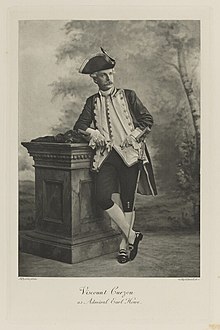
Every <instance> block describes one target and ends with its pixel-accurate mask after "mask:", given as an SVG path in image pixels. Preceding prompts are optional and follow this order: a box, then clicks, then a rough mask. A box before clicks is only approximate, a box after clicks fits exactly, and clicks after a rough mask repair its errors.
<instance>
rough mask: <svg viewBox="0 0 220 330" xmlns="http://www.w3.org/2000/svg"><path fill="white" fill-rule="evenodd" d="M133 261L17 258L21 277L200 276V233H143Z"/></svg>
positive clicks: (24, 254) (106, 258)
mask: <svg viewBox="0 0 220 330" xmlns="http://www.w3.org/2000/svg"><path fill="white" fill-rule="evenodd" d="M143 234H144V238H143V240H142V241H141V243H140V245H139V253H138V255H137V257H136V258H135V260H133V261H132V262H128V263H126V264H123V265H122V264H119V263H118V262H117V260H116V259H115V257H116V254H108V255H103V256H101V257H98V258H95V259H91V260H86V261H83V262H81V263H78V264H66V263H63V262H59V261H55V260H50V259H44V258H41V257H37V256H34V255H31V254H27V253H20V255H19V276H20V277H160V278H167V277H179V278H186V277H199V276H200V238H199V237H200V236H199V232H189V231H182V232H172V231H171V232H169V231H167V232H144V233H143Z"/></svg>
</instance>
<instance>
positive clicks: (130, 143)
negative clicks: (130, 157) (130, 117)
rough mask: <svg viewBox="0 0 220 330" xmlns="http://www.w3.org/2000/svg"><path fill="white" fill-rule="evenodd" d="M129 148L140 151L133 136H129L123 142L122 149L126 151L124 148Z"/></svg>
mask: <svg viewBox="0 0 220 330" xmlns="http://www.w3.org/2000/svg"><path fill="white" fill-rule="evenodd" d="M129 146H132V147H133V148H134V149H137V150H138V149H139V147H140V146H139V144H138V142H137V141H136V139H135V137H134V136H132V135H131V134H130V135H128V136H127V137H126V138H125V140H124V141H123V142H122V144H121V149H124V148H127V147H129Z"/></svg>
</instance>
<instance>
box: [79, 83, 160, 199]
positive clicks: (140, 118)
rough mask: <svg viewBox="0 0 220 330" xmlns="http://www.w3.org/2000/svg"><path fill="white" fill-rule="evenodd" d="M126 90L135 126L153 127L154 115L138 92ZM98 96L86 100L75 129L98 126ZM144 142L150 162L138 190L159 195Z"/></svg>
mask: <svg viewBox="0 0 220 330" xmlns="http://www.w3.org/2000/svg"><path fill="white" fill-rule="evenodd" d="M124 92H125V97H126V100H127V104H128V108H129V111H130V114H131V117H132V120H133V124H134V127H135V128H137V127H138V128H140V129H141V130H144V129H145V128H146V127H148V128H150V129H151V127H152V125H153V117H152V115H151V114H150V113H149V111H148V110H147V108H146V107H145V106H144V105H143V104H142V102H141V101H140V99H139V98H138V97H137V95H136V93H135V92H134V91H133V90H129V89H124ZM98 97H99V94H98V93H96V94H94V95H92V96H90V97H89V98H88V99H87V100H86V104H85V106H84V108H83V111H82V113H81V114H80V116H79V118H78V120H77V121H76V123H75V125H74V129H75V130H78V129H81V130H84V131H85V130H86V129H87V128H88V127H90V126H91V124H93V125H94V128H97V127H96V118H95V113H94V109H95V105H96V102H97V98H98ZM144 143H145V152H146V155H147V158H148V161H149V162H148V163H145V164H144V165H143V166H142V167H141V174H140V180H139V184H138V192H139V193H140V194H143V195H157V189H156V184H155V179H154V174H153V168H152V163H151V159H150V155H149V152H148V150H147V145H146V140H145V142H144Z"/></svg>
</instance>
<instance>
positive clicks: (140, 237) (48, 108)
mask: <svg viewBox="0 0 220 330" xmlns="http://www.w3.org/2000/svg"><path fill="white" fill-rule="evenodd" d="M18 24H19V26H18V136H19V139H18V178H19V185H18V186H19V220H18V228H19V248H18V253H19V258H18V276H19V277H80V278H82V277H127V278H130V277H135V278H180V277H184V278H200V275H201V273H200V262H201V260H200V245H201V244H200V243H201V240H200V227H201V226H200V55H201V54H200V51H201V42H200V30H201V24H200V20H34V19H32V20H19V22H18Z"/></svg>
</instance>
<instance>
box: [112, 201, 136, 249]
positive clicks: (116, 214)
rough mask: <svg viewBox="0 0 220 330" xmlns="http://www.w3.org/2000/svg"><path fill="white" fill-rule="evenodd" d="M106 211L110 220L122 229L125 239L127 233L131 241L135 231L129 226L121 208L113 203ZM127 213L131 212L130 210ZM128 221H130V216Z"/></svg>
mask: <svg viewBox="0 0 220 330" xmlns="http://www.w3.org/2000/svg"><path fill="white" fill-rule="evenodd" d="M106 212H107V213H108V215H109V216H110V217H111V218H112V220H113V221H114V222H115V223H116V224H117V225H118V226H119V228H120V229H121V230H122V232H123V234H124V236H125V237H126V239H127V238H128V235H129V242H131V243H133V241H134V239H135V232H134V231H133V229H132V228H130V225H129V223H128V219H126V215H125V214H124V213H123V211H122V209H121V208H120V207H119V206H118V205H117V204H115V203H114V205H113V206H112V207H110V208H109V209H107V210H106ZM129 213H132V212H129ZM129 213H128V214H129ZM130 218H131V217H130ZM130 221H132V218H131V220H130Z"/></svg>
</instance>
